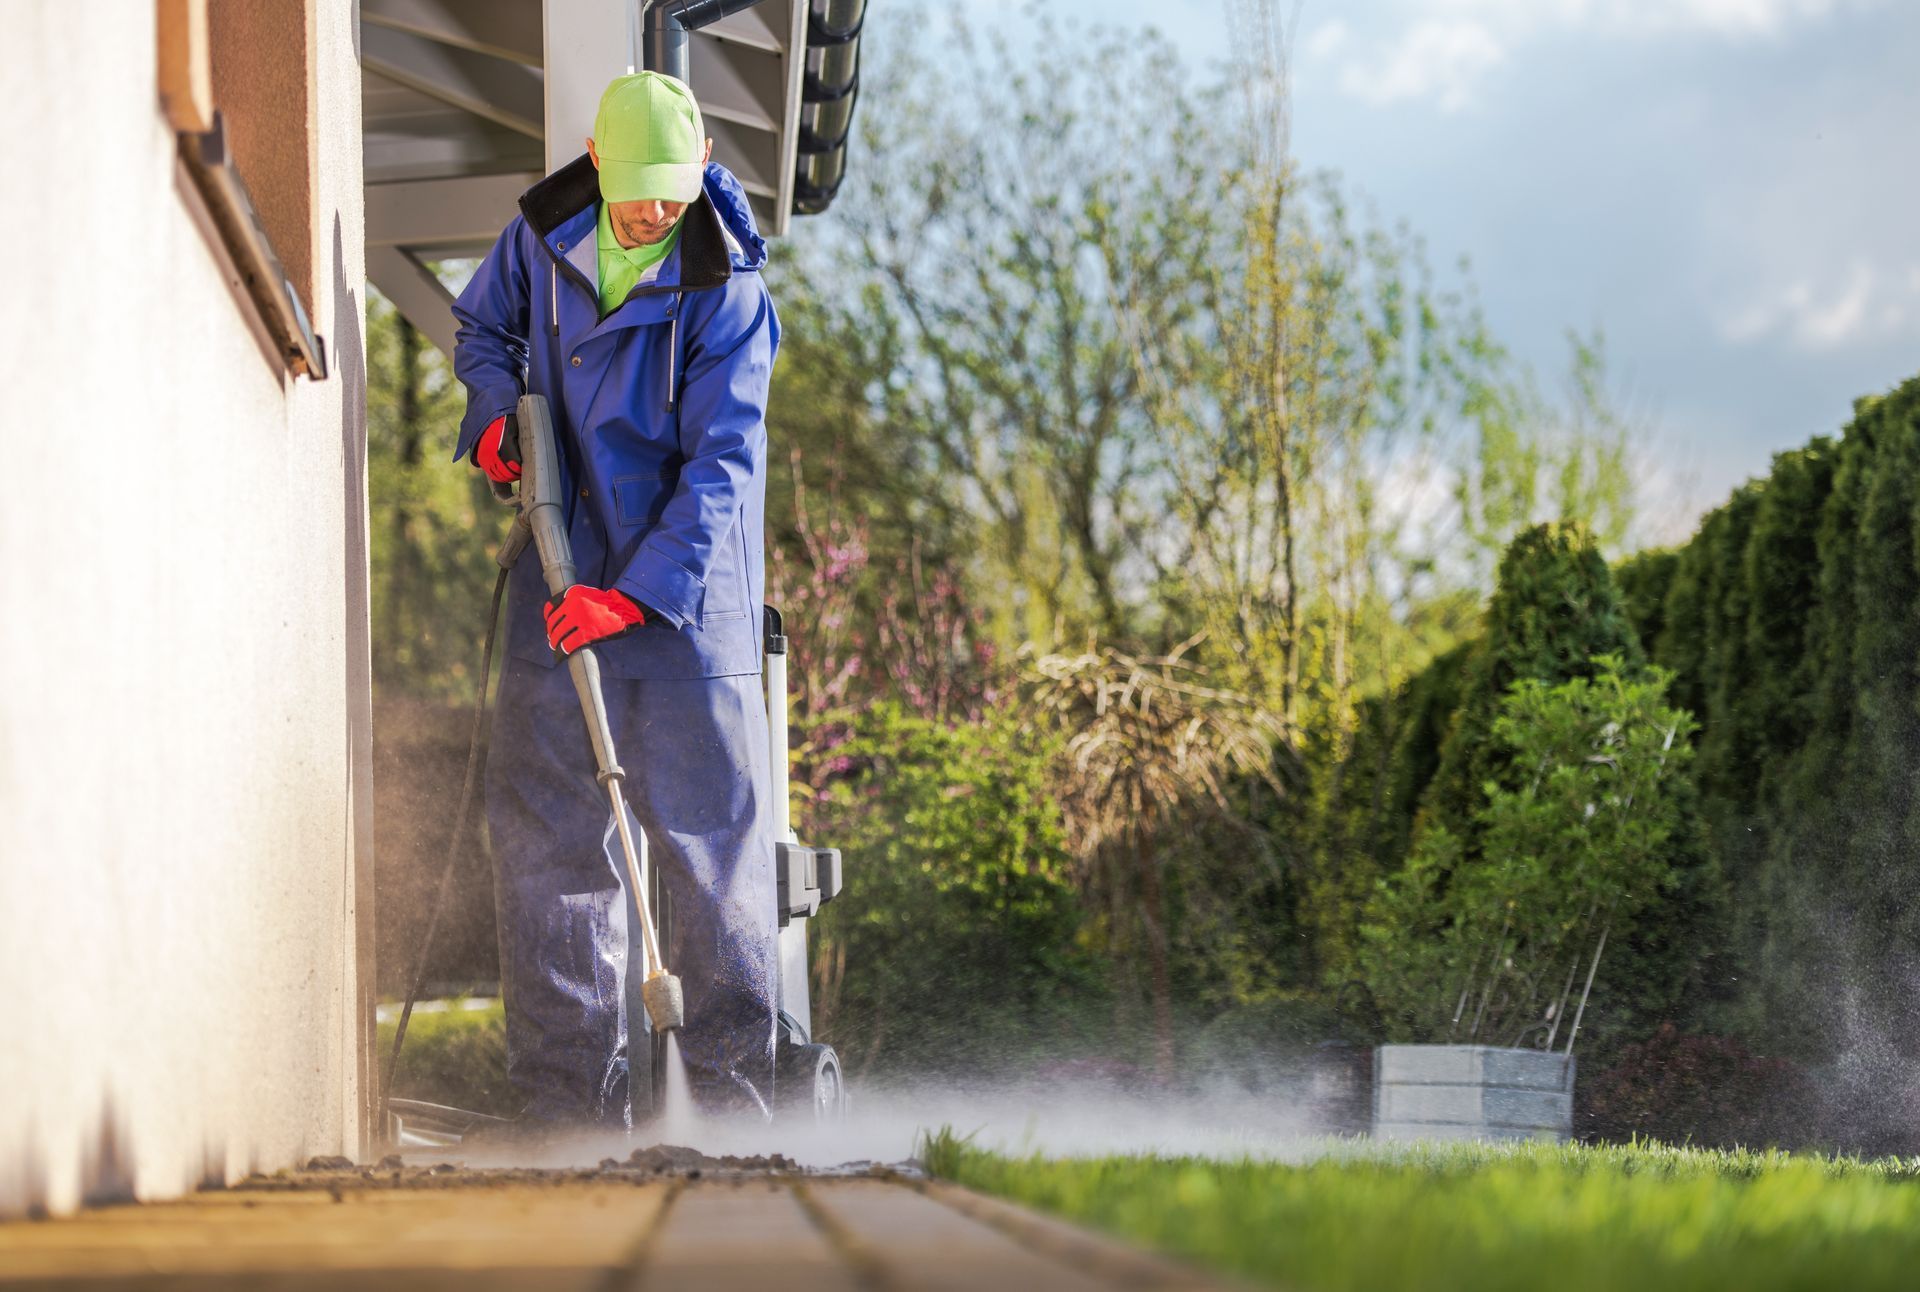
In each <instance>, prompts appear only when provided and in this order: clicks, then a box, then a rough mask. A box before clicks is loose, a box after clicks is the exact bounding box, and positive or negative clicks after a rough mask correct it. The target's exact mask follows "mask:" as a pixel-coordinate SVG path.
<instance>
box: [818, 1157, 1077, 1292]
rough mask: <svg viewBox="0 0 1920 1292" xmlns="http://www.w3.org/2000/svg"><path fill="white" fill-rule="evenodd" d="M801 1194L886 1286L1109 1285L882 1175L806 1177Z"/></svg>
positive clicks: (945, 1290)
mask: <svg viewBox="0 0 1920 1292" xmlns="http://www.w3.org/2000/svg"><path fill="white" fill-rule="evenodd" d="M802 1188H803V1194H802V1197H803V1200H804V1201H805V1202H806V1203H807V1204H808V1210H809V1211H810V1212H812V1213H813V1215H814V1218H815V1220H816V1221H818V1222H820V1223H821V1224H822V1226H823V1227H824V1228H825V1229H826V1230H827V1232H828V1234H829V1236H830V1237H832V1238H833V1239H834V1241H835V1245H836V1246H838V1247H840V1248H841V1250H843V1251H845V1252H848V1253H849V1254H851V1255H852V1256H853V1257H854V1258H855V1259H856V1260H858V1261H860V1263H861V1264H863V1265H865V1266H866V1267H867V1270H868V1273H869V1275H870V1277H874V1278H875V1279H876V1281H877V1282H878V1283H879V1284H880V1285H881V1286H882V1287H885V1288H889V1289H892V1288H913V1289H924V1290H925V1292H978V1290H979V1289H982V1288H991V1289H994V1290H995V1292H1012V1289H1016V1288H1048V1289H1053V1290H1054V1292H1096V1290H1097V1289H1100V1288H1104V1287H1107V1286H1108V1285H1107V1284H1105V1283H1103V1282H1101V1281H1100V1280H1098V1279H1096V1278H1094V1277H1092V1276H1090V1275H1088V1274H1087V1273H1085V1272H1083V1271H1081V1270H1078V1269H1075V1268H1074V1267H1072V1266H1071V1265H1067V1264H1063V1263H1061V1262H1059V1261H1055V1260H1050V1259H1048V1258H1047V1257H1044V1256H1041V1255H1040V1254H1039V1253H1037V1252H1034V1251H1032V1250H1030V1249H1028V1248H1026V1247H1023V1246H1021V1245H1020V1244H1019V1243H1017V1242H1015V1241H1014V1240H1013V1239H1012V1238H1010V1237H1008V1236H1007V1235H1006V1234H1004V1233H1002V1232H1000V1231H999V1230H997V1229H995V1228H993V1227H992V1226H991V1225H988V1224H986V1223H985V1222H983V1221H979V1220H976V1219H974V1218H973V1217H971V1216H968V1215H965V1214H963V1213H962V1212H959V1211H956V1210H955V1209H953V1208H952V1207H947V1206H942V1205H941V1204H940V1203H938V1202H936V1201H934V1200H933V1199H932V1198H930V1197H927V1196H926V1195H925V1194H922V1193H919V1192H917V1191H915V1190H913V1189H909V1188H906V1187H903V1186H902V1185H899V1184H894V1183H890V1182H888V1181H884V1180H841V1181H833V1182H831V1183H830V1186H828V1187H820V1186H815V1185H811V1184H808V1185H804V1186H802Z"/></svg>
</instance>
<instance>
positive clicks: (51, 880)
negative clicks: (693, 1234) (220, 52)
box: [0, 0, 368, 1214]
mask: <svg viewBox="0 0 1920 1292" xmlns="http://www.w3.org/2000/svg"><path fill="white" fill-rule="evenodd" d="M352 9H353V6H352V4H351V3H350V0H319V3H318V4H317V5H316V15H315V27H314V31H313V33H312V35H313V41H314V49H315V56H316V60H317V74H318V88H317V98H316V105H317V111H316V118H315V120H316V130H317V132H318V140H317V143H318V147H317V154H316V165H315V167H314V169H313V174H314V178H315V183H316V190H315V196H316V201H315V202H314V207H313V213H314V229H313V234H314V241H313V257H312V260H313V265H314V272H313V282H314V285H315V288H316V291H315V296H316V299H315V300H314V302H313V305H314V310H313V313H314V325H315V328H316V330H317V331H318V332H319V333H321V334H322V335H323V336H324V338H325V340H326V344H327V349H328V358H329V361H330V364H331V366H332V369H333V371H332V375H331V376H330V377H329V378H328V379H327V380H326V381H324V382H319V383H314V382H310V381H306V380H304V379H303V380H298V381H295V380H292V379H291V378H288V377H287V376H285V374H284V373H283V371H282V370H281V368H280V367H279V365H278V364H276V363H273V362H271V361H270V360H269V359H268V358H267V357H266V356H265V355H263V354H262V352H261V348H260V346H259V344H258V343H257V342H256V340H255V339H254V337H253V335H252V334H251V332H250V331H249V328H248V326H247V324H246V322H245V321H244V313H243V308H242V306H241V304H240V303H239V302H238V301H236V299H235V297H234V295H233V294H232V293H231V292H230V291H229V289H228V286H227V284H226V283H225V282H224V281H223V280H222V278H221V274H220V271H219V265H218V262H217V260H216V258H215V254H214V253H213V251H212V250H211V249H210V248H209V246H208V242H207V239H206V237H205V235H204V234H203V232H202V231H201V229H200V228H199V227H198V226H197V225H196V224H195V222H194V221H193V219H192V218H191V217H190V214H189V207H188V204H187V203H186V202H184V201H183V199H182V197H181V195H180V193H179V191H178V189H177V184H178V183H179V180H178V177H177V174H176V162H175V148H174V142H173V138H172V136H171V134H170V132H169V130H168V127H167V126H166V124H165V122H164V119H163V117H162V115H161V112H160V109H159V106H158V104H157V100H156V91H155V70H154V62H155V53H154V32H153V29H152V24H153V21H154V10H155V6H154V5H153V4H152V3H151V0H141V2H135V0H9V2H8V3H6V4H4V5H0V120H4V121H5V122H6V130H5V133H4V136H3V137H0V161H3V162H4V165H5V173H6V176H7V183H6V188H7V192H8V200H7V201H6V202H5V203H0V254H4V255H5V256H6V258H7V261H8V265H7V269H6V273H5V280H6V284H7V287H6V292H5V308H4V309H0V378H4V380H3V381H0V407H4V409H5V419H4V433H3V434H0V557H3V558H4V560H0V1214H6V1213H17V1212H18V1211H20V1210H23V1209H28V1208H33V1207H42V1206H44V1207H46V1208H48V1209H51V1210H54V1211H60V1210H65V1209H69V1208H71V1207H72V1206H74V1205H75V1204H76V1203H77V1202H78V1201H79V1200H80V1199H81V1198H82V1196H83V1195H87V1194H89V1193H91V1194H94V1195H98V1196H114V1195H118V1196H126V1195H127V1194H129V1193H132V1194H136V1195H138V1196H141V1197H149V1198H151V1197H158V1196H163V1195H166V1194H170V1193H177V1192H179V1191H181V1190H183V1189H186V1188H190V1187H192V1186H194V1185H195V1184H197V1183H199V1182H201V1181H202V1180H204V1179H214V1180H219V1179H222V1178H226V1179H232V1178H235V1177H237V1176H239V1175H242V1174H244V1173H246V1172H247V1171H248V1170H251V1169H255V1168H260V1169H273V1168H277V1167H279V1166H281V1165H284V1164H286V1163H289V1162H291V1161H293V1160H295V1159H297V1158H300V1157H302V1156H304V1155H307V1154H312V1153H329V1152H341V1151H346V1152H352V1151H355V1149H356V1148H357V1147H358V1144H357V1136H358V1134H359V1122H360V1108H361V1100H362V1096H363V1093H364V1082H363V1079H362V1076H361V1065H362V1062H363V1059H364V1055H363V1053H362V1047H361V1045H360V1042H359V1039H358V1037H359V1028H360V1026H361V1017H360V1013H361V1011H360V1008H359V1005H358V1001H359V997H360V994H361V990H362V984H361V982H360V977H359V974H358V972H357V969H356V954H357V953H356V939H355V929H356V925H357V924H358V922H359V921H360V920H361V918H362V916H363V914H364V912H363V911H362V909H361V902H360V898H359V894H360V893H361V892H362V891H363V890H364V882H362V881H364V879H365V876H364V874H362V875H358V876H357V875H356V866H355V858H356V840H357V839H360V838H364V837H366V835H367V833H368V832H367V830H366V825H367V816H366V810H365V809H366V803H365V799H364V793H363V794H362V795H361V796H360V797H359V799H358V800H356V795H355V793H354V789H355V786H356V782H358V783H359V784H360V787H361V789H362V790H363V791H364V775H365V773H364V763H363V762H362V761H361V760H363V759H364V757H365V753H366V736H367V730H366V725H365V724H366V706H367V693H366V687H367V668H366V634H365V613H366V609H365V607H366V601H365V592H364V589H365V559H366V558H365V553H366V545H365V532H366V521H365V494H364V454H363V445H364V403H365V401H364V380H363V376H362V374H363V371H364V365H363V362H362V351H361V344H360V338H361V335H362V330H363V329H362V307H361V300H362V296H363V291H362V288H361V284H362V273H363V271H362V258H361V208H360V200H361V195H360V156H359V148H360V141H359V71H358V65H357V63H356V61H355V57H354V45H353V31H352Z"/></svg>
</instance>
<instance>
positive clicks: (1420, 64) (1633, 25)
mask: <svg viewBox="0 0 1920 1292" xmlns="http://www.w3.org/2000/svg"><path fill="white" fill-rule="evenodd" d="M1885 3H1887V0H1379V3H1378V4H1377V6H1376V10H1375V13H1374V14H1373V15H1372V16H1373V21H1371V22H1368V23H1357V22H1351V21H1348V20H1343V19H1340V18H1335V19H1331V20H1329V21H1327V22H1325V23H1322V24H1320V25H1319V26H1318V27H1316V28H1315V29H1314V30H1313V31H1312V32H1311V33H1310V34H1309V35H1308V36H1307V38H1306V39H1305V41H1303V42H1302V43H1301V45H1300V53H1301V54H1302V55H1303V56H1304V57H1305V59H1306V60H1308V61H1309V62H1317V63H1322V64H1328V65H1331V66H1332V67H1333V68H1334V71H1335V79H1336V81H1337V83H1338V84H1339V86H1340V88H1341V89H1342V90H1343V91H1345V92H1346V93H1347V94H1350V95H1352V96H1353V97H1354V98H1357V99H1360V100H1362V101H1363V102H1367V103H1371V104H1374V105H1375V106H1385V105H1387V104H1392V103H1399V102H1405V101H1408V100H1414V101H1428V102H1432V103H1435V104H1437V105H1438V106H1439V107H1440V108H1441V109H1443V110H1446V111H1457V110H1459V109H1460V108H1462V107H1465V106H1466V105H1467V104H1468V103H1469V102H1471V101H1472V99H1473V96H1474V93H1475V91H1476V89H1477V88H1478V86H1479V84H1480V83H1481V81H1482V79H1483V78H1484V77H1485V76H1486V74H1487V73H1488V72H1490V71H1492V70H1493V69H1494V68H1496V67H1498V66H1499V65H1500V64H1501V63H1503V62H1505V61H1507V56H1508V55H1509V54H1510V53H1512V52H1513V51H1514V50H1515V49H1516V48H1517V47H1519V46H1521V45H1524V44H1526V43H1528V42H1531V41H1535V40H1540V39H1545V38H1548V37H1552V36H1556V35H1557V36H1584V37H1592V38H1614V39H1635V38H1639V39H1644V38H1652V37H1663V36H1666V37H1673V36H1708V37H1716V38H1723V39H1735V38H1755V37H1759V38H1765V37H1773V36H1778V35H1780V34H1782V33H1784V32H1785V31H1786V30H1787V29H1788V28H1790V27H1792V26H1793V25H1795V24H1796V23H1803V22H1810V21H1817V20H1820V19H1824V18H1828V17H1830V16H1833V15H1834V14H1836V13H1838V12H1840V11H1841V10H1844V9H1856V10H1858V9H1869V8H1878V7H1880V6H1882V5H1884V4H1885ZM1351 12H1352V11H1351V10H1349V13H1350V14H1351ZM1368 28H1371V32H1369V31H1368V30H1367V29H1368ZM1370 34H1371V35H1373V36H1374V37H1375V38H1374V39H1372V40H1369V39H1368V37H1369V35H1370Z"/></svg>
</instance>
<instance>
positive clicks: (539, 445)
mask: <svg viewBox="0 0 1920 1292" xmlns="http://www.w3.org/2000/svg"><path fill="white" fill-rule="evenodd" d="M516 419H517V421H518V424H519V425H518V437H519V442H518V444H517V445H515V446H510V447H511V448H512V449H516V450H517V452H511V453H510V456H517V457H518V458H519V460H520V462H521V464H522V476H521V480H520V487H519V488H518V489H517V490H516V489H515V488H513V487H512V486H511V485H505V484H498V483H496V484H494V485H493V491H494V494H495V496H496V497H497V498H499V499H500V500H501V501H502V502H504V503H507V504H508V505H510V506H512V507H513V508H514V510H515V513H516V514H515V517H514V521H513V526H512V528H511V529H510V530H509V531H508V534H507V537H506V540H505V541H504V542H503V543H502V544H501V546H500V550H499V552H498V553H497V555H496V557H495V563H496V564H497V565H498V567H499V574H498V577H497V578H496V580H495V583H494V591H493V601H492V607H491V610H490V614H489V618H488V625H487V635H486V646H485V649H484V651H483V653H482V659H481V668H480V675H479V676H480V694H479V700H478V703H477V705H476V709H475V714H474V724H473V734H472V738H471V740H470V741H469V745H468V751H467V767H466V774H465V777H464V779H463V783H462V786H461V791H460V800H459V808H458V811H457V812H456V813H455V820H454V825H453V831H452V834H451V835H450V836H449V840H448V847H447V854H446V859H445V864H444V866H443V869H442V874H441V880H440V885H439V891H438V893H437V894H436V897H435V900H434V906H433V909H432V912H431V914H430V916H429V918H428V923H427V928H426V932H425V935H424V936H423V938H422V940H421V946H420V951H419V958H418V963H417V964H416V966H415V972H414V974H413V975H412V978H411V981H410V984H409V990H408V993H407V998H406V1001H405V1003H404V1005H403V1006H402V1008H401V1012H400V1017H399V1021H398V1026H397V1028H396V1030H395V1034H394V1041H393V1048H392V1051H391V1053H390V1055H389V1057H388V1062H387V1068H386V1073H385V1080H384V1083H383V1092H384V1098H383V1107H384V1109H385V1113H384V1116H383V1118H382V1121H383V1123H384V1125H385V1128H386V1130H387V1132H388V1142H389V1143H392V1144H396V1145H399V1146H401V1147H409V1146H421V1147H424V1146H429V1145H431V1146H435V1147H445V1146H448V1145H452V1144H457V1143H459V1142H461V1141H462V1140H463V1139H464V1138H466V1137H467V1136H468V1135H472V1134H476V1133H478V1132H479V1131H481V1130H482V1129H483V1128H486V1127H493V1126H499V1125H502V1124H503V1119H500V1118H495V1117H490V1116H487V1115H484V1114H481V1113H475V1112H469V1111H466V1110H462V1109H456V1108H448V1107H445V1106H443V1105H438V1104H431V1103H425V1102H422V1101H419V1100H411V1099H397V1098H394V1097H393V1095H392V1090H393V1081H394V1077H395V1075H396V1074H397V1071H398V1066H399V1058H400V1052H401V1047H402V1046H403V1045H404V1044H405V1041H406V1033H407V1024H408V1021H409V1019H410V1018H411V1016H412V1012H413V1006H414V1003H415V1001H416V1000H417V998H418V996H419V993H420V990H421V987H422V986H423V984H424V982H425V976H426V971H427V965H428V957H429V955H430V953H431V951H432V946H433V939H434V935H435V933H436V932H437V931H438V928H439V924H440V919H441V916H442V915H443V913H444V911H445V908H446V905H447V899H448V897H449V895H450V893H451V891H452V888H453V883H454V877H455V870H456V862H457V859H458V854H459V845H460V841H461V840H462V839H463V838H464V837H465V830H466V821H467V814H468V811H469V810H470V808H471V806H472V802H473V793H474V787H475V784H476V782H477V779H478V771H479V764H480V752H481V750H482V748H483V747H484V745H485V743H486V733H487V727H488V719H489V716H490V708H489V705H488V702H487V688H488V683H489V679H490V677H491V674H492V667H493V649H494V644H495V637H496V634H497V632H498V629H499V622H500V607H501V603H502V601H503V600H504V596H505V591H506V583H507V574H508V572H509V571H510V570H512V569H513V567H514V566H515V565H516V564H517V563H518V562H519V560H520V559H521V557H522V556H523V555H524V554H525V552H526V551H527V549H528V548H529V547H532V548H533V549H534V551H535V554H536V555H537V557H538V559H539V561H540V567H541V573H542V576H543V578H544V579H545V581H546V584H547V591H548V593H549V594H550V595H551V596H553V597H554V598H556V599H557V598H558V597H559V596H560V595H561V594H562V593H563V592H565V591H566V589H567V588H569V587H571V586H573V585H574V584H575V583H577V582H578V581H579V579H578V573H577V571H576V570H575V568H574V564H573V555H572V552H571V550H570V545H569V543H568V539H567V529H566V522H565V518H564V517H565V511H564V505H563V493H562V481H561V465H560V464H561V459H560V455H559V444H558V441H557V439H556V438H555V435H554V429H553V417H552V412H551V410H550V408H549V407H548V404H547V401H546V399H545V398H544V397H543V396H540V395H524V396H522V397H521V399H520V403H519V406H518V408H517V410H516ZM763 628H764V631H763V634H762V636H763V639H764V647H763V649H764V661H763V662H764V669H763V678H764V682H765V687H766V704H767V731H768V739H769V749H768V754H769V763H768V765H769V767H770V769H771V775H772V777H773V781H774V784H773V787H772V788H773V804H772V806H773V837H774V857H773V863H774V868H775V876H776V890H777V894H778V897H777V909H776V911H775V914H776V916H777V918H778V922H779V934H778V944H777V945H778V987H777V990H778V999H779V1034H778V1037H777V1039H776V1046H775V1067H774V1098H775V1102H776V1114H777V1115H778V1116H781V1117H783V1118H795V1119H805V1120H809V1121H813V1122H830V1121H833V1120H837V1119H839V1118H841V1117H843V1116H844V1115H845V1114H846V1111H847V1106H848V1096H847V1090H846V1082H845V1079H844V1076H843V1074H842V1072H841V1068H840V1059H839V1056H838V1055H837V1054H836V1053H835V1052H834V1050H833V1047H831V1046H829V1045H823V1044H821V1043H819V1042H817V1041H815V1040H814V1039H813V1034H812V1032H813V1027H812V1002H811V998H810V995H809V991H808V984H807V965H808V959H807V921H808V920H810V919H812V918H813V917H814V916H815V915H817V914H818V913H819V911H820V908H821V907H822V906H823V905H825V904H826V903H827V902H830V901H832V900H833V899H834V898H835V897H837V896H838V895H839V893H840V889H841V867H840V852H839V849H837V848H822V847H813V846H809V845H807V844H804V843H801V842H800V840H799V838H798V837H797V836H796V835H795V834H794V832H793V823H792V810H791V788H790V784H789V768H788V750H787V634H786V625H785V622H784V621H783V620H782V618H781V615H780V612H779V611H778V610H776V609H775V608H774V607H772V606H767V607H765V608H764V624H763ZM566 663H567V669H568V672H569V673H570V674H571V676H572V679H573V684H574V689H575V691H576V692H577V693H578V695H579V697H580V708H581V713H582V716H583V717H584V719H585V721H586V724H587V731H588V736H589V738H590V740H591V743H592V747H593V755H594V762H595V779H596V780H597V781H598V782H599V783H600V785H601V786H602V787H603V788H604V790H605V791H606V794H607V798H608V809H609V814H610V825H611V829H610V834H612V835H616V836H617V837H618V839H619V842H620V849H621V854H622V856H621V857H620V858H619V860H620V861H622V862H624V868H623V869H622V868H621V867H616V869H620V870H621V872H622V874H623V878H624V880H625V889H626V892H627V900H628V904H629V909H628V916H629V918H628V921H627V924H628V929H629V931H630V938H631V941H630V944H629V948H628V960H627V963H628V964H629V965H639V966H642V967H643V971H642V972H641V973H637V974H636V973H630V974H629V975H628V983H627V992H628V1007H627V1018H628V1020H629V1022H628V1029H629V1031H628V1042H627V1043H628V1084H629V1090H630V1099H631V1102H632V1109H633V1116H634V1120H635V1122H636V1123H639V1122H641V1121H644V1120H646V1119H648V1118H649V1117H651V1116H654V1115H656V1114H657V1113H658V1112H659V1111H660V1109H661V1106H662V1104H663V1102H664V1092H665V1088H666V1063H667V1054H666V1050H667V1047H666V1037H667V1034H668V1033H669V1032H670V1031H672V1030H673V1029H674V1028H677V1027H679V1026H681V1024H682V1023H683V1021H684V1007H683V1004H682V994H681V990H680V981H679V979H678V978H676V977H675V976H674V975H673V974H672V973H671V972H669V970H668V966H667V965H666V963H665V961H664V958H663V956H662V953H661V947H662V946H663V945H665V944H666V943H667V942H668V940H669V939H668V933H669V931H670V930H671V928H672V920H673V910H672V903H671V901H670V899H669V896H668V893H667V891H666V888H665V886H664V885H663V884H662V883H661V881H660V875H659V872H658V869H657V868H656V867H653V866H651V865H650V864H649V860H648V855H647V845H646V835H645V833H644V831H642V830H641V829H640V827H639V825H638V823H637V822H636V821H634V820H633V818H632V814H631V812H630V811H629V809H628V808H627V805H626V802H625V798H624V795H623V792H622V789H621V784H622V781H623V779H624V776H625V773H624V772H623V770H622V769H621V767H620V762H619V757H618V755H617V753H616V746H615V743H614V735H613V732H612V731H611V729H610V728H609V725H608V721H607V711H606V704H605V702H604V700H603V698H602V694H601V686H600V666H599V660H598V658H597V657H596V656H595V655H594V653H593V649H592V647H583V648H582V649H580V650H576V651H574V652H573V653H572V654H571V655H569V656H567V660H566ZM643 1054H644V1055H645V1056H646V1059H645V1061H644V1062H643V1061H642V1056H643Z"/></svg>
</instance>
